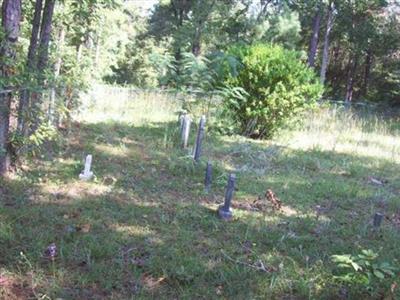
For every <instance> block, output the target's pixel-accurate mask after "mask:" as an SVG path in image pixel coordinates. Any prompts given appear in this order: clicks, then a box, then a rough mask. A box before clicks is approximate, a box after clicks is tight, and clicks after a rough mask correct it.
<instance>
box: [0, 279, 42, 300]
mask: <svg viewBox="0 0 400 300" xmlns="http://www.w3.org/2000/svg"><path fill="white" fill-rule="evenodd" d="M31 298H35V295H34V293H33V290H32V288H31V287H30V286H29V284H28V283H27V282H26V281H24V280H19V279H17V278H15V277H12V276H8V275H0V299H7V300H26V299H31Z"/></svg>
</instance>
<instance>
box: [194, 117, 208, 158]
mask: <svg viewBox="0 0 400 300" xmlns="http://www.w3.org/2000/svg"><path fill="white" fill-rule="evenodd" d="M205 130H206V116H202V117H201V119H200V124H199V130H198V132H197V138H196V145H195V148H194V160H195V161H196V162H199V161H200V156H201V146H202V143H203V138H204V133H205Z"/></svg>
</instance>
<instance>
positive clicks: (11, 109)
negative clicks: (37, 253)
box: [0, 0, 400, 170]
mask: <svg viewBox="0 0 400 300" xmlns="http://www.w3.org/2000/svg"><path fill="white" fill-rule="evenodd" d="M147 6H149V5H147ZM399 12H400V4H399V3H398V1H395V0H390V1H389V0H388V1H385V0H359V1H353V0H335V1H333V0H331V1H323V0H313V1H295V0H276V1H275V0H259V1H256V0H221V1H217V0H192V1H189V0H169V1H168V0H160V1H159V2H156V3H155V5H154V6H153V7H152V8H151V9H150V10H148V9H144V6H143V1H142V2H141V1H119V0H83V1H81V0H80V1H76V0H64V1H56V0H37V1H21V0H16V1H11V0H4V1H3V3H2V31H1V35H0V39H1V49H0V56H1V61H0V69H1V79H0V89H1V90H2V91H1V94H0V105H1V107H0V108H1V112H2V115H1V118H0V124H1V126H0V148H2V149H6V150H3V152H4V151H6V152H7V151H8V152H11V153H12V152H16V151H18V150H15V149H9V148H10V147H11V148H16V149H19V148H20V145H19V144H22V143H23V142H22V139H23V137H27V136H28V137H30V138H31V139H32V138H33V137H34V134H35V133H36V132H38V130H39V129H40V130H41V132H42V133H41V134H40V135H39V137H37V136H36V137H35V138H34V139H35V141H36V142H40V141H38V139H39V140H40V139H41V138H42V137H43V136H45V135H46V132H48V131H49V128H45V127H43V126H42V125H43V124H48V122H43V121H44V120H47V119H50V121H51V122H50V123H55V122H56V123H57V124H58V125H60V124H61V123H62V121H63V120H65V119H68V115H69V114H70V112H71V111H73V109H74V108H76V107H77V106H78V105H79V104H78V101H77V99H78V95H79V93H80V92H81V91H84V90H86V89H89V87H90V86H91V84H92V83H93V82H102V83H109V84H119V85H129V86H134V87H137V88H145V89H155V88H163V89H166V88H173V89H178V90H181V91H213V90H216V89H217V87H218V84H216V82H217V80H215V78H216V77H218V67H216V66H218V64H217V63H216V62H218V61H221V57H223V55H224V53H225V51H226V50H227V49H229V47H231V46H232V45H250V44H257V43H264V44H265V43H267V44H268V43H270V44H279V45H281V46H283V47H284V48H286V49H289V50H294V51H296V52H297V53H298V59H299V60H302V61H304V62H306V63H307V64H308V66H309V67H310V68H311V69H313V70H314V72H315V74H316V76H318V77H319V78H320V82H321V83H322V84H324V87H325V88H324V98H325V99H331V100H335V101H346V102H348V103H350V102H352V101H353V102H354V101H372V102H379V103H387V104H389V105H391V106H393V105H396V104H398V103H400V95H399V85H400V71H399V70H400V68H399V66H400V56H399V49H400V14H399ZM225 62H226V63H227V64H229V65H230V66H231V68H233V67H234V65H235V62H234V61H233V60H232V59H231V60H230V59H229V57H226V56H225ZM10 114H11V115H12V116H14V117H15V118H14V119H15V120H14V121H13V119H11V127H12V130H11V131H12V132H11V138H10V137H9V126H10V124H9V119H10V118H9V117H10ZM13 122H14V123H16V124H13ZM14 128H15V130H14ZM40 130H39V131H40ZM21 137H22V138H21ZM10 139H11V141H12V142H11V143H10ZM10 145H12V146H10ZM7 149H8V150H7ZM3 157H4V155H3ZM2 160H3V162H2V163H1V164H0V165H2V166H5V165H6V164H7V159H6V158H3V159H2ZM1 169H3V170H4V167H2V168H1Z"/></svg>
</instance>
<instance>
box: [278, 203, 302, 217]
mask: <svg viewBox="0 0 400 300" xmlns="http://www.w3.org/2000/svg"><path fill="white" fill-rule="evenodd" d="M281 214H283V215H285V216H287V217H290V216H296V215H300V213H299V212H298V211H297V210H295V209H294V208H293V207H290V206H287V205H282V207H281Z"/></svg>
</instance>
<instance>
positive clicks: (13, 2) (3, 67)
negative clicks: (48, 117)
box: [0, 0, 21, 175]
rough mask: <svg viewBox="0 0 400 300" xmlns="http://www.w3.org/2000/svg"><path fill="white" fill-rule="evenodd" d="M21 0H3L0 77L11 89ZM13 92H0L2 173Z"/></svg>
mask: <svg viewBox="0 0 400 300" xmlns="http://www.w3.org/2000/svg"><path fill="white" fill-rule="evenodd" d="M20 20H21V0H3V5H2V21H1V25H2V31H3V33H4V40H3V41H2V43H1V46H0V75H1V76H0V77H1V78H2V80H4V81H5V84H4V86H3V87H4V88H5V89H10V88H11V86H10V83H9V79H10V78H11V77H12V76H13V73H14V62H15V56H16V51H15V45H16V43H17V40H18V37H19V34H20ZM11 99H12V94H11V92H8V93H3V94H0V175H4V174H5V173H6V172H7V170H8V167H9V161H10V160H9V128H10V110H11Z"/></svg>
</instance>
